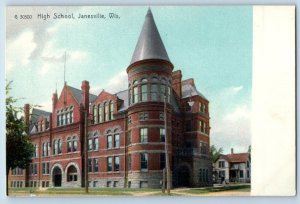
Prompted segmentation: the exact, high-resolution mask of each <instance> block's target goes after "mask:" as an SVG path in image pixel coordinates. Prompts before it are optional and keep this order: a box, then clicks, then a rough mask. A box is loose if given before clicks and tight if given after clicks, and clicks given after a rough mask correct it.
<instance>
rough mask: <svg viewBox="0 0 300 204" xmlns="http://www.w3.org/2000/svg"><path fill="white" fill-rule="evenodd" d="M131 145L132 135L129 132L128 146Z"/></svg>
mask: <svg viewBox="0 0 300 204" xmlns="http://www.w3.org/2000/svg"><path fill="white" fill-rule="evenodd" d="M131 143H132V133H131V130H129V131H128V144H129V145H130V144H131Z"/></svg>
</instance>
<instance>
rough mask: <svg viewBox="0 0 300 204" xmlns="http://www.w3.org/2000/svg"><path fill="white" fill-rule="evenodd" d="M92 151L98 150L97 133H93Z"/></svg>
mask: <svg viewBox="0 0 300 204" xmlns="http://www.w3.org/2000/svg"><path fill="white" fill-rule="evenodd" d="M93 149H94V150H98V149H99V136H98V133H97V132H95V133H94V146H93Z"/></svg>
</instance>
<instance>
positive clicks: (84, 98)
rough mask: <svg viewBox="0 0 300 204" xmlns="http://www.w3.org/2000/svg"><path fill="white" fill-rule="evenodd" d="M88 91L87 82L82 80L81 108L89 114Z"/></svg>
mask: <svg viewBox="0 0 300 204" xmlns="http://www.w3.org/2000/svg"><path fill="white" fill-rule="evenodd" d="M89 91H90V85H89V82H88V81H86V80H84V81H82V85H81V93H82V96H81V97H82V99H81V103H82V105H83V108H84V109H85V110H86V111H88V112H89V95H90V93H89Z"/></svg>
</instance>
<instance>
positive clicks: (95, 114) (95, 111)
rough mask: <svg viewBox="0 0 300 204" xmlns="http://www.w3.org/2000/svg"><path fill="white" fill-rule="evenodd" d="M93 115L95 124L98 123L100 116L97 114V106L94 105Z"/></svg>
mask: <svg viewBox="0 0 300 204" xmlns="http://www.w3.org/2000/svg"><path fill="white" fill-rule="evenodd" d="M93 116H94V124H96V123H97V119H98V116H97V106H96V105H94V106H93Z"/></svg>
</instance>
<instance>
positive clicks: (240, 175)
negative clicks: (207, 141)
mask: <svg viewBox="0 0 300 204" xmlns="http://www.w3.org/2000/svg"><path fill="white" fill-rule="evenodd" d="M213 166H214V169H213V171H214V175H215V178H214V180H215V181H216V182H217V183H223V182H224V181H225V182H226V183H229V182H238V183H250V182H251V159H250V153H234V152H233V149H231V154H227V155H221V156H220V157H219V159H218V160H217V161H216V162H215V163H214V165H213Z"/></svg>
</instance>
